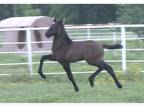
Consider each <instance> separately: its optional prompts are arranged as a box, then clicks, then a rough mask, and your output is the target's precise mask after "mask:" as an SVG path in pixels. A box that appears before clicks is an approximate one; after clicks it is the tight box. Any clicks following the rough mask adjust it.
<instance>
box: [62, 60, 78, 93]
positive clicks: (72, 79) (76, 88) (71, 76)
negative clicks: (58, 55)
mask: <svg viewBox="0 0 144 108" xmlns="http://www.w3.org/2000/svg"><path fill="white" fill-rule="evenodd" d="M62 66H63V68H64V70H65V72H66V73H67V76H68V78H69V80H70V81H71V82H72V84H73V86H74V89H75V91H76V92H78V91H79V88H78V86H77V85H76V83H75V81H74V78H73V75H72V72H71V68H70V64H69V63H67V64H66V63H65V64H62Z"/></svg>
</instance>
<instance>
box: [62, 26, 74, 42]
mask: <svg viewBox="0 0 144 108" xmlns="http://www.w3.org/2000/svg"><path fill="white" fill-rule="evenodd" d="M63 32H64V33H63V35H64V40H65V41H66V42H67V43H68V44H71V43H72V40H71V39H70V38H69V36H68V34H67V32H66V30H65V27H64V24H63Z"/></svg>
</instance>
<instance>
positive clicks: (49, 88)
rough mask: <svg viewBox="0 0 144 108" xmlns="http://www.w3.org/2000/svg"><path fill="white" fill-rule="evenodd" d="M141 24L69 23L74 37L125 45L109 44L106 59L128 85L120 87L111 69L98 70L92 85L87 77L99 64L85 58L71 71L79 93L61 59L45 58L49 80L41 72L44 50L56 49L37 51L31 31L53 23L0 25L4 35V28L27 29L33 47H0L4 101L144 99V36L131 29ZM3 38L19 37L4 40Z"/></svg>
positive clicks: (68, 29) (116, 100) (142, 100)
mask: <svg viewBox="0 0 144 108" xmlns="http://www.w3.org/2000/svg"><path fill="white" fill-rule="evenodd" d="M138 27H141V28H142V27H144V25H105V26H94V25H84V26H66V29H67V32H68V34H69V35H70V37H71V38H72V39H73V40H74V41H78V40H96V41H99V42H100V43H108V44H112V43H122V45H123V46H124V48H123V49H121V50H112V51H111V50H105V52H106V54H105V59H106V61H107V62H108V63H110V64H111V65H112V67H113V68H114V70H115V72H116V74H117V75H118V78H119V79H120V81H121V82H122V84H123V85H124V88H123V89H122V90H118V89H117V88H116V87H114V84H113V82H112V79H111V77H110V76H109V75H107V74H106V73H102V74H101V75H100V76H98V77H97V78H96V80H95V83H96V84H95V87H94V88H90V86H89V84H88V79H87V78H88V76H89V75H90V73H93V72H94V71H95V67H92V66H88V65H87V64H86V63H85V62H84V61H82V62H78V63H74V64H72V71H73V73H74V75H75V79H76V81H77V83H78V85H79V86H80V88H81V89H80V93H78V94H77V93H74V92H73V90H72V87H71V85H69V81H68V80H67V78H66V75H65V73H64V71H63V69H62V68H61V66H60V65H59V64H57V63H56V62H51V61H47V62H46V64H45V66H44V71H45V73H46V74H47V77H48V79H47V80H45V81H44V80H42V79H41V78H40V77H39V76H37V75H38V74H37V69H38V64H39V59H40V57H41V55H43V54H47V53H50V52H51V51H32V50H31V44H32V43H36V42H35V41H31V38H30V37H31V36H30V34H29V32H30V31H31V30H40V29H42V30H46V29H48V27H42V28H11V29H0V31H1V32H0V36H1V37H2V36H3V35H2V31H9V30H11V31H15V30H25V31H26V32H27V42H26V43H27V48H28V49H27V51H21V52H12V51H11V52H8V51H7V52H0V56H1V57H0V61H1V62H0V68H1V72H0V87H1V89H0V92H1V95H0V98H2V99H0V102H144V97H143V94H144V93H143V90H144V83H143V81H144V80H143V75H144V74H143V72H144V67H143V62H144V59H143V58H144V56H143V52H144V44H143V40H142V39H144V38H141V39H140V38H139V37H138V36H137V35H136V34H135V33H134V32H131V31H130V30H128V28H138ZM1 39H2V38H1ZM40 43H52V42H51V41H41V42H40ZM0 44H18V42H14V43H4V42H2V41H1V43H0ZM25 88H27V90H26V89H25ZM6 90H7V91H6ZM27 94H29V95H27ZM23 97H24V98H23Z"/></svg>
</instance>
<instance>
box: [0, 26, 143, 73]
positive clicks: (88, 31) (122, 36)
mask: <svg viewBox="0 0 144 108" xmlns="http://www.w3.org/2000/svg"><path fill="white" fill-rule="evenodd" d="M139 27H140V28H141V27H144V25H108V26H91V25H87V26H67V27H66V30H67V31H68V34H69V35H70V34H71V35H73V36H74V37H73V36H71V35H70V37H71V38H72V39H74V40H75V41H79V40H81V41H82V40H96V41H113V42H114V43H115V42H116V41H117V40H119V41H120V42H121V44H122V45H123V48H122V49H121V50H120V51H121V54H122V55H121V58H120V59H119V60H107V62H121V63H122V70H123V72H126V71H127V62H140V63H143V62H144V60H142V59H141V60H127V57H126V53H127V51H144V48H133V49H128V48H126V42H127V41H129V40H133V41H134V40H137V39H140V38H139V37H136V36H135V37H130V38H129V37H127V33H128V32H127V31H126V28H139ZM44 29H48V27H43V28H11V29H0V31H19V30H25V31H26V42H11V43H5V42H2V43H0V44H20V43H26V44H27V51H26V52H0V54H5V53H9V54H13V53H15V54H20V53H26V54H27V58H28V61H27V62H25V63H5V64H0V65H21V64H28V66H29V73H30V76H32V75H33V69H32V65H33V64H38V63H39V61H38V62H33V61H32V54H33V53H44V52H48V53H49V52H51V51H32V46H31V44H32V43H38V42H32V41H31V33H30V31H31V30H44ZM75 29H76V30H80V31H85V33H83V32H72V30H75ZM92 29H101V30H102V29H103V30H104V29H112V30H113V31H112V32H111V33H110V34H108V32H107V35H111V36H109V38H105V37H104V36H100V37H99V38H96V37H97V36H98V34H104V32H101V33H98V32H96V33H95V32H92ZM115 29H119V36H118V37H117V34H118V32H116V31H115ZM70 30H71V33H70ZM78 34H79V35H80V34H81V35H86V36H85V37H84V36H75V35H78ZM92 35H93V36H92ZM93 37H95V38H94V39H93ZM141 39H144V38H141ZM48 42H51V41H41V42H40V43H48ZM106 51H107V50H106ZM82 62H83V61H82ZM47 63H55V62H51V61H49V62H47ZM79 73H82V72H79ZM85 73H86V72H85ZM49 74H60V73H49Z"/></svg>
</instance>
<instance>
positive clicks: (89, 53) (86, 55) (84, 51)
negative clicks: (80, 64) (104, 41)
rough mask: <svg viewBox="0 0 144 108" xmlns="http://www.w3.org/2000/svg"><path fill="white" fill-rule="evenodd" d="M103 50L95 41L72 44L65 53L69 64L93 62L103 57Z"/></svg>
mask: <svg viewBox="0 0 144 108" xmlns="http://www.w3.org/2000/svg"><path fill="white" fill-rule="evenodd" d="M103 53H104V49H103V47H102V45H101V44H99V43H97V42H96V41H77V42H73V43H72V44H71V46H70V47H69V49H68V51H67V56H66V57H67V58H68V59H69V60H70V61H71V62H75V61H80V60H86V61H93V60H95V61H96V60H97V59H101V58H102V57H103Z"/></svg>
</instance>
